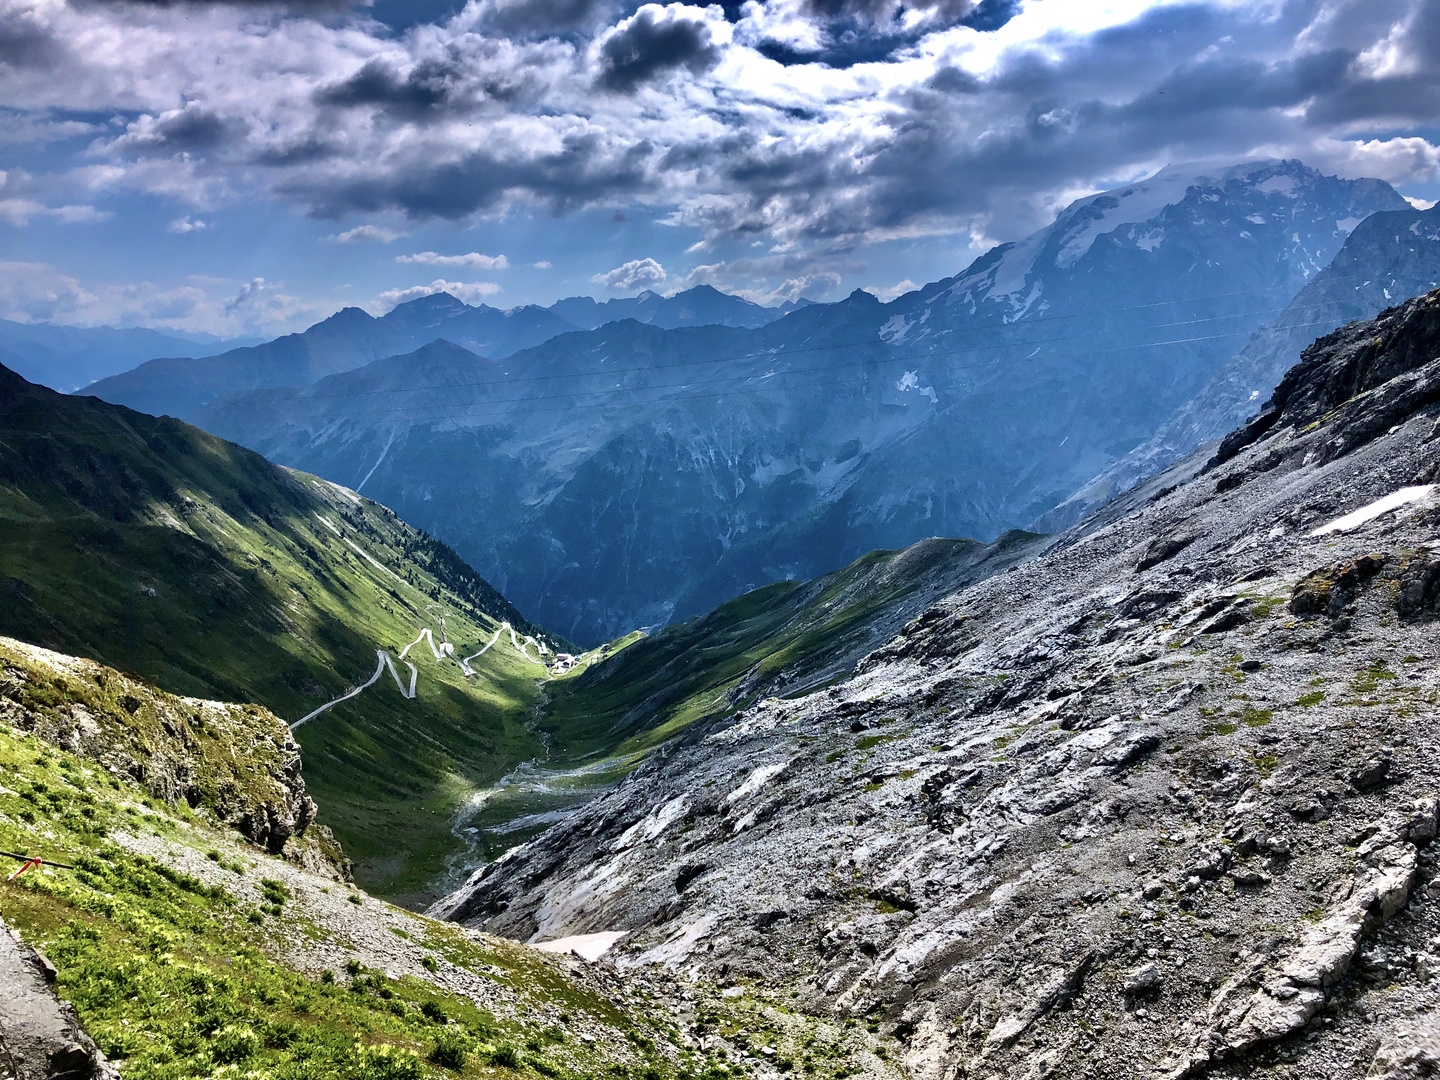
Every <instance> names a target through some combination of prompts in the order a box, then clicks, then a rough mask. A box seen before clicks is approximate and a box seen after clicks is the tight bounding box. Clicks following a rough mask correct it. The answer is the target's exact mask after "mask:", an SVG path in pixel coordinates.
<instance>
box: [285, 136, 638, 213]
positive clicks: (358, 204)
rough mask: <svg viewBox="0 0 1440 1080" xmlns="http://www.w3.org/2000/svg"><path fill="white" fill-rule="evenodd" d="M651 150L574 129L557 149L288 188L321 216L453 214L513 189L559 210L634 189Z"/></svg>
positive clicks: (410, 166) (479, 154) (488, 206)
mask: <svg viewBox="0 0 1440 1080" xmlns="http://www.w3.org/2000/svg"><path fill="white" fill-rule="evenodd" d="M653 156H654V148H653V147H652V146H650V145H649V144H648V143H644V142H641V143H637V144H635V145H632V146H622V147H614V146H608V145H605V144H604V143H602V141H601V139H600V138H599V137H598V136H596V135H593V134H576V135H571V136H569V137H567V138H565V139H564V140H563V142H562V146H561V148H560V149H559V150H558V151H556V152H554V153H549V154H540V155H536V156H533V157H529V158H519V159H507V158H504V157H501V156H499V155H498V154H496V153H494V152H491V151H488V150H477V151H474V152H473V153H470V154H468V155H466V156H465V157H463V158H461V159H459V160H457V161H452V162H448V163H445V164H442V165H432V164H430V163H428V162H425V161H418V160H417V161H413V162H409V163H407V164H406V165H403V166H400V167H398V168H392V169H385V170H378V169H377V170H375V175H372V176H368V177H363V178H352V179H348V180H343V181H334V180H329V179H321V178H316V179H307V178H299V179H297V180H295V181H293V182H292V183H291V184H289V185H288V190H289V191H290V192H291V193H293V194H295V195H298V196H300V197H302V198H304V199H306V200H307V201H309V202H310V203H311V205H312V207H313V209H312V214H313V215H314V216H315V217H321V218H340V217H343V216H344V215H346V214H349V213H354V212H357V211H358V212H361V213H365V212H376V211H383V210H400V211H402V212H404V213H405V214H406V215H408V216H409V217H411V218H415V219H420V220H425V219H430V218H443V219H448V220H452V221H458V220H462V219H464V218H467V217H470V216H471V215H473V214H476V213H483V212H485V211H488V210H494V209H497V208H498V207H500V206H502V205H503V204H504V203H505V201H506V200H507V198H509V197H511V196H514V195H517V194H520V195H528V196H530V197H532V198H535V199H537V200H539V201H541V202H543V203H544V204H546V205H548V206H549V207H550V209H551V210H552V211H553V212H554V213H556V214H561V213H565V212H566V211H569V210H573V209H576V208H578V207H581V206H585V205H588V204H590V203H593V202H595V201H597V200H600V199H603V198H607V197H612V196H620V195H633V194H634V193H636V192H637V191H639V190H640V189H641V188H643V187H644V186H646V184H647V183H648V182H649V181H650V175H649V173H650V170H649V163H650V161H651V159H652V158H653ZM316 180H318V183H317V182H316Z"/></svg>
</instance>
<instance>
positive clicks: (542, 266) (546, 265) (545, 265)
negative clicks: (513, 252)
mask: <svg viewBox="0 0 1440 1080" xmlns="http://www.w3.org/2000/svg"><path fill="white" fill-rule="evenodd" d="M530 265H531V266H533V267H534V268H535V269H536V270H551V269H554V264H553V263H550V262H547V261H546V260H544V259H541V260H540V261H539V262H537V263H531V264H530Z"/></svg>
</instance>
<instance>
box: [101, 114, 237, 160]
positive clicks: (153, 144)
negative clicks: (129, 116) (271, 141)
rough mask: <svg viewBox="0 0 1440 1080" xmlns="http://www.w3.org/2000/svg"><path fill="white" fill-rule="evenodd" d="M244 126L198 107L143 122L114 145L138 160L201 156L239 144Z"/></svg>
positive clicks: (135, 125)
mask: <svg viewBox="0 0 1440 1080" xmlns="http://www.w3.org/2000/svg"><path fill="white" fill-rule="evenodd" d="M243 139H244V126H243V125H242V124H241V123H239V122H238V121H236V120H234V119H229V118H226V117H222V116H220V115H219V114H218V113H215V112H211V111H210V110H208V109H205V108H202V107H199V106H193V105H192V106H189V107H187V108H184V109H179V110H176V111H175V112H172V113H166V114H164V115H162V116H161V117H159V118H158V119H155V120H142V121H140V122H138V123H136V124H133V125H131V130H130V131H128V132H127V133H126V134H125V135H123V136H122V137H121V138H120V139H119V140H118V141H117V142H116V144H115V146H116V148H117V149H118V150H120V151H122V152H124V153H126V154H131V155H134V156H137V157H169V156H172V155H175V154H192V155H203V154H206V153H208V152H210V151H214V150H222V149H225V148H226V147H228V146H231V145H234V144H238V143H240V142H242V141H243Z"/></svg>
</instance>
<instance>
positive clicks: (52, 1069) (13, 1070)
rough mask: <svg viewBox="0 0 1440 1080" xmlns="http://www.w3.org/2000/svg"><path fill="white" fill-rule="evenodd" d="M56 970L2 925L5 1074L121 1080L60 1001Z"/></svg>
mask: <svg viewBox="0 0 1440 1080" xmlns="http://www.w3.org/2000/svg"><path fill="white" fill-rule="evenodd" d="M54 979H55V969H54V968H53V967H52V966H51V965H50V962H49V961H48V960H46V959H45V957H44V956H42V955H41V954H40V953H38V952H36V951H35V950H34V949H32V948H30V946H28V945H26V944H25V943H24V942H22V941H21V940H20V938H19V937H18V936H16V935H15V933H14V932H13V931H12V930H11V929H10V928H9V927H7V926H6V925H5V921H4V920H3V919H0V1069H4V1070H5V1075H6V1076H9V1077H12V1078H13V1080H51V1078H60V1077H63V1078H65V1080H90V1078H95V1080H119V1076H120V1074H119V1072H117V1071H116V1069H115V1068H114V1066H112V1065H111V1064H110V1063H109V1062H108V1061H106V1060H105V1055H104V1054H102V1053H101V1052H100V1048H99V1047H97V1046H96V1045H95V1043H94V1040H92V1039H91V1038H90V1036H89V1035H88V1034H86V1033H85V1030H84V1029H83V1028H82V1027H81V1026H80V1022H79V1020H78V1019H77V1018H76V1016H75V1010H74V1009H73V1008H72V1007H71V1006H70V1005H69V1003H67V1002H62V1001H61V1000H60V999H59V998H57V997H56V996H55V992H54V990H53V989H52V986H51V984H52V983H53V982H54Z"/></svg>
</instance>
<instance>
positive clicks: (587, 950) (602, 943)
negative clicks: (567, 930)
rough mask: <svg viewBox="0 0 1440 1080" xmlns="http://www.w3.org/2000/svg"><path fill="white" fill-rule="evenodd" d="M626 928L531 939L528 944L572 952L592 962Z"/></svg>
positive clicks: (560, 951)
mask: <svg viewBox="0 0 1440 1080" xmlns="http://www.w3.org/2000/svg"><path fill="white" fill-rule="evenodd" d="M627 933H629V931H628V930H601V931H600V932H599V933H597V934H573V935H571V936H570V937H562V938H556V939H555V940H554V941H532V942H530V944H531V945H532V946H533V947H534V948H536V949H539V950H540V951H541V952H549V953H572V952H573V953H574V954H575V955H576V956H578V957H580V958H581V959H583V960H589V961H590V962H591V963H594V962H595V961H596V960H599V959H600V957H602V956H604V955H605V954H606V953H607V952H609V951H610V950H611V948H613V947H614V945H615V943H616V942H617V941H619V940H620V939H621V938H623V937H624V936H625V935H626V934H627Z"/></svg>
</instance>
